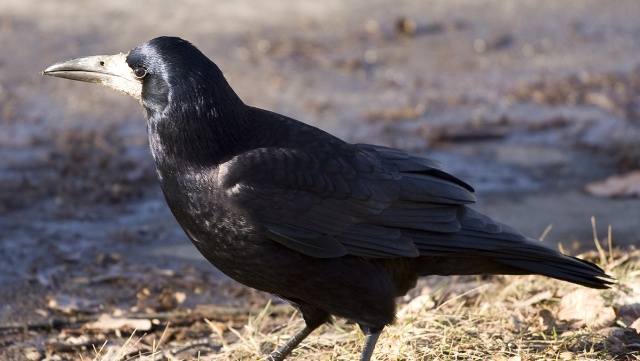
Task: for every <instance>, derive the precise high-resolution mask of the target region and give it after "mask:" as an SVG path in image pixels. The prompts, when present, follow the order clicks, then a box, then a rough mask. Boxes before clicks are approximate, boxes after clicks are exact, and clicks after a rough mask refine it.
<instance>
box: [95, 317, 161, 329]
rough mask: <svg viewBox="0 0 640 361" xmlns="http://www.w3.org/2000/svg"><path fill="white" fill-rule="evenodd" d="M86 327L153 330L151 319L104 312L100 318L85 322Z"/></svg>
mask: <svg viewBox="0 0 640 361" xmlns="http://www.w3.org/2000/svg"><path fill="white" fill-rule="evenodd" d="M85 327H86V328H88V329H92V330H96V329H97V330H105V331H113V330H120V329H123V328H131V329H134V330H138V331H149V330H151V327H152V324H151V320H148V319H139V318H114V317H112V316H111V315H108V314H106V313H105V314H102V315H100V317H98V320H96V321H94V322H89V323H87V324H85Z"/></svg>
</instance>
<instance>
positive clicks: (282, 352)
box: [267, 325, 314, 361]
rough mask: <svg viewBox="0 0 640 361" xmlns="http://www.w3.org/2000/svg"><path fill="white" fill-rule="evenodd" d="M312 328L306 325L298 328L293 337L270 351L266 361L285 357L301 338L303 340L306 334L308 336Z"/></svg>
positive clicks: (275, 360) (274, 360) (277, 360)
mask: <svg viewBox="0 0 640 361" xmlns="http://www.w3.org/2000/svg"><path fill="white" fill-rule="evenodd" d="M313 330H314V328H311V327H309V326H307V325H305V326H304V327H303V328H301V329H299V330H298V332H296V333H295V335H293V337H291V338H290V339H288V340H287V342H286V343H285V344H284V345H282V346H280V347H278V349H277V350H275V351H273V352H272V353H270V354H269V356H267V361H282V360H284V359H285V357H287V356H288V355H289V354H290V353H291V351H293V349H294V348H296V346H298V345H299V344H300V342H302V340H304V339H305V338H306V337H307V336H309V334H310V333H311V332H313Z"/></svg>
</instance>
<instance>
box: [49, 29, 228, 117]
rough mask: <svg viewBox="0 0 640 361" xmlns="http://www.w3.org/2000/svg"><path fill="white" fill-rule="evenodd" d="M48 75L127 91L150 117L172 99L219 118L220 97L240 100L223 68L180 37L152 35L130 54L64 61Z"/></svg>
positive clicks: (176, 103) (159, 111) (170, 102)
mask: <svg viewBox="0 0 640 361" xmlns="http://www.w3.org/2000/svg"><path fill="white" fill-rule="evenodd" d="M42 74H44V75H51V76H55V77H60V78H66V79H72V80H79V81H84V82H89V83H98V84H102V85H105V86H107V87H109V88H112V89H115V90H118V91H121V92H123V93H125V94H127V95H130V96H132V97H133V98H135V99H138V100H139V101H140V102H141V103H142V105H143V106H144V107H145V109H146V110H147V112H148V115H149V116H150V117H151V116H153V115H154V114H162V113H163V112H164V111H165V110H166V109H167V108H168V106H169V105H171V104H172V103H173V104H174V105H179V104H193V105H195V106H198V105H200V106H201V107H202V109H208V111H209V112H211V113H212V115H213V116H214V117H215V116H217V110H218V108H219V107H220V106H221V104H215V103H216V101H218V102H220V101H223V102H227V103H228V102H229V101H239V99H238V98H237V96H236V95H235V93H234V92H233V90H232V89H231V87H230V86H229V85H228V83H227V82H226V80H225V79H224V76H223V75H222V72H221V71H220V69H219V68H218V67H217V66H216V65H215V64H214V63H213V62H212V61H211V60H209V59H208V58H207V57H206V56H205V55H204V54H202V52H200V50H198V49H197V48H196V47H195V46H193V45H192V44H191V43H189V42H188V41H186V40H183V39H180V38H177V37H168V36H163V37H158V38H155V39H152V40H149V41H147V42H146V43H144V44H142V45H140V46H138V47H135V48H133V49H131V51H129V52H128V53H127V54H122V53H121V54H116V55H96V56H88V57H84V58H77V59H72V60H67V61H62V62H59V63H56V64H53V65H51V66H50V67H48V68H47V69H45V70H44V71H43V72H42ZM207 103H208V104H207ZM174 110H175V109H174ZM196 110H197V109H196ZM198 115H199V116H201V114H198Z"/></svg>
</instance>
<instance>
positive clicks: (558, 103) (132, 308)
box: [0, 0, 640, 359]
mask: <svg viewBox="0 0 640 361" xmlns="http://www.w3.org/2000/svg"><path fill="white" fill-rule="evenodd" d="M639 16H640V8H639V7H638V6H637V3H636V2H635V1H616V2H600V1H563V2H556V1H534V0H530V1H519V2H503V1H498V0H495V1H489V0H483V1H473V2H471V1H464V0H453V1H447V2H444V1H419V0H406V1H394V2H392V1H364V0H357V1H351V2H342V1H338V0H329V1H324V2H314V1H297V2H280V1H273V0H269V1H250V0H242V1H227V2H215V3H211V2H206V1H199V0H190V1H185V2H181V3H180V4H179V5H176V4H175V3H173V2H168V1H159V2H154V3H152V4H147V3H139V4H138V3H135V2H131V1H123V0H113V1H109V2H86V1H79V0H64V1H55V2H41V1H36V0H25V1H20V2H17V1H9V0H0V30H1V33H2V36H0V46H2V49H3V51H2V52H0V154H2V156H1V157H0V326H2V330H0V358H8V359H24V358H25V357H26V356H25V355H27V354H28V355H27V356H29V357H31V359H38V358H40V357H45V356H47V357H58V356H59V357H63V358H69V357H71V358H73V357H77V355H78V354H79V353H82V352H85V353H84V355H85V357H87V356H86V355H87V354H88V353H86V352H88V351H87V350H91V347H90V346H89V345H91V344H95V343H96V342H104V340H112V341H115V342H116V343H117V341H118V340H120V337H125V336H126V334H125V335H123V334H120V331H118V334H119V335H115V331H113V329H112V330H111V331H105V332H104V333H102V334H101V333H100V332H90V331H87V329H88V328H87V327H88V326H87V325H89V324H90V323H91V322H95V321H96V319H97V317H98V316H99V315H101V314H109V315H112V316H113V315H114V314H115V313H117V312H122V313H124V314H126V315H129V316H132V315H138V316H139V315H141V314H144V315H149V312H154V313H158V315H157V316H158V317H157V318H156V319H157V320H158V323H157V325H156V326H154V327H155V328H153V330H154V332H155V331H156V329H157V328H159V327H160V326H165V325H166V322H168V321H171V320H174V321H175V320H181V321H179V322H183V323H184V325H185V327H184V329H182V330H181V331H175V332H173V333H172V335H173V336H172V337H173V338H172V341H180V340H182V341H184V342H185V343H186V342H187V341H189V340H194V339H199V338H201V337H207V336H208V335H210V334H211V330H212V328H211V327H210V326H208V325H206V324H205V323H203V321H202V319H203V318H205V317H208V316H211V318H214V317H213V316H215V318H216V319H219V320H218V322H222V323H224V324H225V325H227V323H228V322H232V323H233V325H236V326H237V325H242V324H246V319H243V318H242V317H239V316H238V314H244V313H242V312H236V311H232V310H238V309H239V310H256V309H257V310H261V309H263V308H264V306H265V304H266V303H267V302H268V301H269V300H271V297H269V296H268V295H264V294H262V293H259V292H254V291H251V290H248V289H246V288H244V287H242V286H240V285H237V284H236V283H234V282H232V281H230V280H228V279H227V278H225V277H224V276H223V275H221V274H220V273H219V272H217V271H216V270H215V269H214V268H213V267H211V266H210V265H209V264H207V263H206V262H205V261H204V260H203V259H202V258H201V257H200V256H199V255H198V254H197V252H196V251H195V249H194V248H193V247H192V245H191V244H190V243H189V242H188V240H187V239H186V237H185V236H184V234H183V233H182V231H181V230H180V229H179V227H178V226H177V224H176V223H175V221H174V220H173V218H172V216H171V214H170V213H169V211H168V209H167V207H166V205H165V203H164V200H163V199H162V195H161V193H160V191H159V188H158V185H157V182H156V180H155V173H154V170H153V164H152V161H151V157H150V155H149V154H148V149H147V144H146V134H145V122H144V118H143V112H142V110H141V108H140V106H139V105H138V104H136V102H135V101H134V100H132V99H130V98H128V97H126V96H124V95H120V94H116V93H114V92H112V91H109V90H108V89H106V88H100V87H97V86H93V85H89V84H83V83H76V82H70V81H63V80H60V79H53V78H45V77H41V76H40V75H39V72H40V71H41V70H42V69H44V68H46V67H47V66H48V65H51V64H53V63H54V62H57V61H60V60H66V59H70V58H74V57H80V56H86V55H95V54H112V53H118V52H126V51H128V49H130V48H132V47H134V46H136V45H138V44H140V43H142V42H144V41H146V40H149V39H151V38H153V37H155V36H159V35H177V36H181V37H183V38H185V39H188V40H190V41H191V42H193V43H194V44H195V45H196V46H198V47H199V48H200V49H201V50H202V51H203V52H204V53H205V54H206V55H208V56H209V57H210V58H211V59H212V60H214V61H215V62H216V63H217V64H218V65H219V66H220V68H221V69H222V70H223V72H224V73H225V75H226V76H227V79H228V80H229V82H230V83H231V85H232V86H233V87H234V89H235V90H236V91H237V92H238V94H239V95H240V96H241V97H242V99H243V100H244V101H245V102H246V103H248V104H251V105H254V106H258V107H262V108H266V109H269V110H273V111H276V112H279V113H283V114H286V115H289V116H292V117H294V118H297V119H300V120H302V121H305V122H307V123H310V124H313V125H315V126H318V127H320V128H322V129H325V130H327V131H329V132H331V133H333V134H336V135H337V136H339V137H341V138H343V139H345V140H348V141H351V142H366V143H375V144H383V145H389V146H396V147H402V148H405V149H410V150H412V151H414V152H418V153H421V154H426V155H429V156H430V157H432V158H435V159H438V160H440V161H441V162H442V163H443V164H444V167H445V170H447V171H449V172H451V173H453V174H455V175H457V176H459V177H461V178H463V179H464V180H466V181H467V182H469V183H471V184H472V185H474V186H475V188H476V190H477V191H478V196H479V202H478V205H477V207H476V209H478V210H480V211H482V212H484V213H487V214H489V215H490V216H492V217H493V218H496V219H499V220H501V221H503V222H505V223H508V224H511V225H513V226H515V227H516V228H518V229H520V230H521V231H523V232H524V233H526V234H528V235H530V236H532V237H535V238H537V237H541V236H544V240H545V241H546V242H549V243H550V244H553V245H556V244H559V243H561V244H562V245H563V247H564V249H566V250H568V251H569V252H571V253H573V254H576V253H578V252H581V251H584V250H588V249H590V248H593V246H592V245H593V244H594V243H593V241H592V240H593V234H592V233H593V231H594V228H593V227H592V223H591V222H592V217H593V218H594V223H595V226H596V227H595V233H596V235H597V238H598V239H600V240H605V239H607V235H608V227H609V226H611V229H612V234H613V237H612V238H611V239H612V245H613V246H614V247H619V248H620V249H623V250H629V249H630V247H633V246H634V245H635V246H637V245H638V243H639V240H640V228H639V227H638V225H637V221H636V219H637V216H636V215H637V214H640V202H638V200H637V198H633V197H629V196H633V195H634V194H635V195H636V196H637V195H638V188H639V187H638V186H637V181H635V182H634V181H633V180H634V179H636V178H633V177H631V176H629V177H627V178H622V181H621V182H622V185H623V186H622V190H614V189H613V188H612V186H610V185H606V184H610V183H606V184H605V186H604V188H603V187H600V188H596V189H600V190H601V191H599V192H595V191H593V189H594V188H593V187H591V188H589V187H588V186H589V185H592V186H593V185H594V184H595V185H598V183H597V182H599V181H603V180H607V179H610V178H609V177H611V176H614V175H620V176H623V177H624V176H626V175H632V174H634V173H632V172H633V171H635V170H637V169H638V168H639V166H640V148H638V142H637V139H639V137H640V97H639V94H640V60H638V59H639V58H640V57H639V56H638V55H640V24H639V23H638V22H637V19H638V17H639ZM617 184H620V182H618V183H617ZM602 189H604V190H603V191H602ZM593 193H598V194H601V196H595V195H594V194H593ZM609 195H614V196H616V197H614V198H611V197H608V196H609ZM550 225H552V226H551V227H549V226H550ZM621 257H623V256H621ZM426 282H436V284H437V282H440V281H439V280H437V281H426ZM498 283H499V284H500V282H499V280H498ZM424 287H426V286H424ZM555 296H557V295H554V297H555ZM558 299H560V296H558ZM273 301H274V302H276V303H277V302H278V301H277V300H273ZM406 301H407V302H408V301H409V300H406ZM628 302H631V301H628ZM634 302H636V303H638V301H634ZM632 304H633V302H632ZM203 305H208V306H206V307H205V306H203ZM211 305H216V306H217V307H221V308H211V307H213V306H211ZM278 306H279V305H278ZM117 310H120V311H117ZM186 310H199V311H197V312H196V311H193V313H192V314H190V315H186V313H188V312H187V311H186ZM278 310H279V311H278V312H275V313H274V315H276V314H280V313H279V312H281V311H280V309H278ZM185 312H186V313H185ZM282 312H285V313H286V311H282ZM221 314H222V316H220V315H221ZM143 318H144V317H143ZM187 320H189V321H188V322H187ZM225 322H227V323H225ZM276 323H277V322H276ZM179 326H180V325H177V326H176V327H178V328H179ZM187 326H189V327H187ZM224 328H225V329H228V325H227V326H225V327H224ZM123 333H124V332H123ZM223 333H224V332H223ZM228 333H229V331H228V330H227V331H226V333H224V334H225V335H227V334H228ZM61 335H62V336H61ZM72 337H77V338H79V339H80V341H78V342H79V344H80V346H70V345H71V342H70V341H69V339H70V338H72ZM82 337H86V339H85V338H82ZM225 337H227V336H225ZM56 345H58V346H56ZM82 350H84V351H82ZM29 357H28V358H29Z"/></svg>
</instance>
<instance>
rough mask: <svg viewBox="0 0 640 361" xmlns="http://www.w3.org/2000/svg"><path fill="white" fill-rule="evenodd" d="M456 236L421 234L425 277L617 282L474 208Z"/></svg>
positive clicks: (419, 244)
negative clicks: (536, 277)
mask: <svg viewBox="0 0 640 361" xmlns="http://www.w3.org/2000/svg"><path fill="white" fill-rule="evenodd" d="M458 219H459V221H460V224H461V230H460V231H458V232H455V233H442V234H434V233H430V234H426V233H422V232H415V234H411V235H409V236H410V237H412V238H413V240H414V243H415V244H416V246H417V247H418V249H419V251H420V254H421V255H423V258H425V259H424V260H423V261H421V262H420V270H419V271H420V272H421V273H422V274H424V275H426V274H441V275H453V274H540V275H544V276H548V277H552V278H556V279H559V280H563V281H567V282H572V283H576V284H579V285H583V286H586V287H591V288H600V289H603V288H609V287H610V285H611V284H614V283H615V280H614V279H613V278H612V277H610V276H609V275H607V274H606V273H605V272H604V271H603V270H602V269H601V268H600V267H598V266H596V265H595V264H593V263H591V262H588V261H585V260H581V259H579V258H576V257H571V256H567V255H564V254H562V253H560V252H559V251H558V250H556V249H553V248H551V247H549V246H547V245H546V244H544V243H542V242H540V241H537V240H533V239H531V238H528V237H526V236H524V235H523V234H521V233H520V232H518V231H516V230H515V229H513V228H511V227H509V226H507V225H504V224H501V223H498V222H495V221H493V220H491V219H490V218H488V217H486V216H484V215H482V214H480V213H478V212H475V211H473V210H471V209H469V208H466V207H463V208H461V212H460V213H459V214H458Z"/></svg>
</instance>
